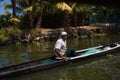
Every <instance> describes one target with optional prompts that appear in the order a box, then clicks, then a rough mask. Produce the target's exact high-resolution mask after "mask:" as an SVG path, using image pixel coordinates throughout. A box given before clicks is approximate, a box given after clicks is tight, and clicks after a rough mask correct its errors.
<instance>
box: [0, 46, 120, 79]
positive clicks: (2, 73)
mask: <svg viewBox="0 0 120 80" xmlns="http://www.w3.org/2000/svg"><path fill="white" fill-rule="evenodd" d="M102 47H103V46H97V47H92V48H94V49H101V48H102ZM90 49H91V48H88V49H83V50H77V51H76V53H77V56H74V57H71V58H70V60H69V61H68V62H65V61H63V60H53V59H51V57H49V58H45V59H40V60H35V61H30V62H25V63H21V64H16V65H12V66H8V67H4V68H0V78H3V77H8V76H17V75H21V74H25V73H30V72H33V71H38V70H45V69H49V68H52V67H56V66H60V65H63V64H67V63H69V62H75V61H76V62H77V61H78V60H83V59H84V60H85V59H89V58H93V57H97V56H101V55H104V54H108V53H111V52H115V51H120V45H118V46H115V47H112V48H111V49H108V50H100V51H96V52H92V53H89V54H88V53H87V54H86V53H85V52H86V51H88V50H90Z"/></svg>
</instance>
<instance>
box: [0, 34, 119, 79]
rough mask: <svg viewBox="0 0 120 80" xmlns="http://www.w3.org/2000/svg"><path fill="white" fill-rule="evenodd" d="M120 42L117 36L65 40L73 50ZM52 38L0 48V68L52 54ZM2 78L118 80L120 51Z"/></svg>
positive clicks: (53, 42)
mask: <svg viewBox="0 0 120 80" xmlns="http://www.w3.org/2000/svg"><path fill="white" fill-rule="evenodd" d="M116 41H120V37H119V35H109V36H105V37H101V38H94V39H93V40H88V39H69V40H68V47H69V48H70V47H72V48H75V49H76V50H80V49H84V48H89V47H94V46H98V45H104V44H109V43H113V42H116ZM54 44H55V41H51V42H41V43H39V42H33V43H31V44H27V45H23V44H12V45H8V46H2V47H0V67H3V66H8V65H13V64H18V63H22V62H27V61H31V60H36V59H41V58H45V57H48V56H51V55H53V54H54V51H53V49H54ZM6 80H120V52H115V53H111V54H108V55H106V56H102V57H97V58H94V59H89V60H85V61H81V62H77V63H71V64H68V65H63V66H59V67H56V68H52V69H48V70H44V71H37V72H34V73H30V74H26V75H22V76H16V77H8V78H7V79H6Z"/></svg>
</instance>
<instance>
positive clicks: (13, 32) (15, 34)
mask: <svg viewBox="0 0 120 80" xmlns="http://www.w3.org/2000/svg"><path fill="white" fill-rule="evenodd" d="M21 33H22V31H21V30H20V29H19V28H17V27H10V28H8V29H7V35H8V36H9V37H10V38H11V39H12V40H17V39H20V36H21Z"/></svg>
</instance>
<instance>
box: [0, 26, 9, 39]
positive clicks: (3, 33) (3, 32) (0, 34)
mask: <svg viewBox="0 0 120 80" xmlns="http://www.w3.org/2000/svg"><path fill="white" fill-rule="evenodd" d="M8 39H9V38H8V36H7V34H6V30H5V29H4V28H1V29H0V41H5V40H8Z"/></svg>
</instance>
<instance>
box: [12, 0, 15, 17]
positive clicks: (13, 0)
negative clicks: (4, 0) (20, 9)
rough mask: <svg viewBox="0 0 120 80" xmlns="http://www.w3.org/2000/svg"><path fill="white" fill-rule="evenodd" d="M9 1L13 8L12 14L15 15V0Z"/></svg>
mask: <svg viewBox="0 0 120 80" xmlns="http://www.w3.org/2000/svg"><path fill="white" fill-rule="evenodd" d="M11 3H12V8H13V12H12V16H13V17H16V0H11Z"/></svg>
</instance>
